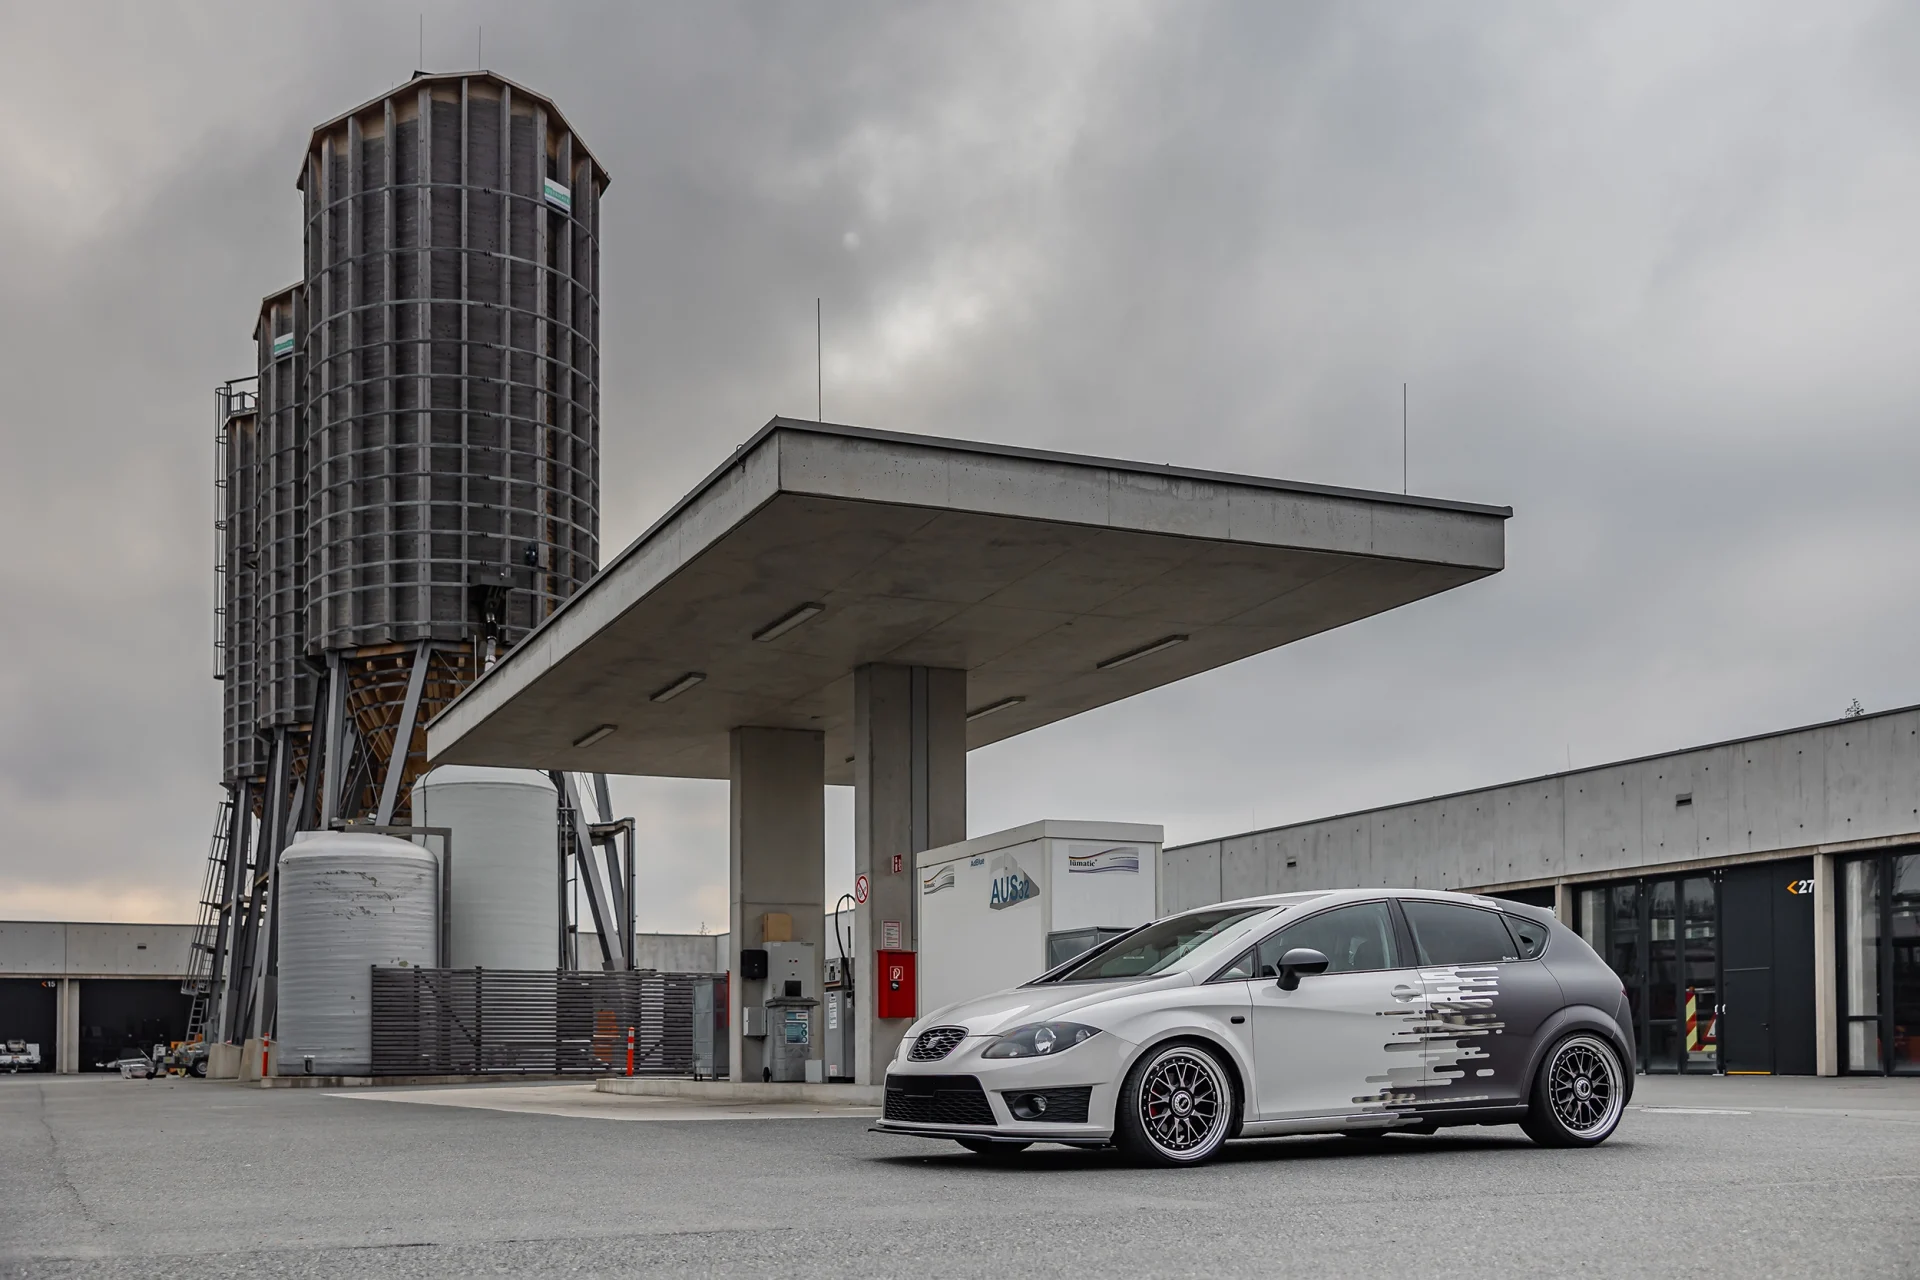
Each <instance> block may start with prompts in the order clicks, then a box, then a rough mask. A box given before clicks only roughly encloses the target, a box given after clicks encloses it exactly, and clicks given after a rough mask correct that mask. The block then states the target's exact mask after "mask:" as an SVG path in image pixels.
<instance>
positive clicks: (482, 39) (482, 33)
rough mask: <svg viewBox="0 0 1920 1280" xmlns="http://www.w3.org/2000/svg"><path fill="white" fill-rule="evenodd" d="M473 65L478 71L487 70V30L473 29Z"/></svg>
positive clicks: (481, 28) (482, 28)
mask: <svg viewBox="0 0 1920 1280" xmlns="http://www.w3.org/2000/svg"><path fill="white" fill-rule="evenodd" d="M473 65H474V69H475V70H476V71H480V70H485V69H486V65H487V29H486V28H485V27H478V26H477V27H475V28H474V29H473Z"/></svg>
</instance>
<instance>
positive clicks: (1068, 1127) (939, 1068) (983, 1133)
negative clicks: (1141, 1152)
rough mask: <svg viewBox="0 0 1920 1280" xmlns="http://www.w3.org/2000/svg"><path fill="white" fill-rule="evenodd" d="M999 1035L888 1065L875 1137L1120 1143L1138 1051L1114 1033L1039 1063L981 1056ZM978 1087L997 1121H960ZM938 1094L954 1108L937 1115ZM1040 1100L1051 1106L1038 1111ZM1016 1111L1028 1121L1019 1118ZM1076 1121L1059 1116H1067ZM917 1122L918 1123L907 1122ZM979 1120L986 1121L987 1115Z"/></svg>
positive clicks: (1037, 1060)
mask: <svg viewBox="0 0 1920 1280" xmlns="http://www.w3.org/2000/svg"><path fill="white" fill-rule="evenodd" d="M995 1039H997V1037H994V1036H968V1037H967V1038H966V1039H965V1040H963V1041H961V1042H960V1044H959V1045H958V1046H957V1047H955V1049H954V1050H953V1052H952V1053H949V1054H948V1055H947V1056H946V1057H944V1058H942V1059H939V1060H938V1061H935V1062H912V1061H909V1060H907V1059H906V1058H904V1057H902V1058H897V1059H895V1060H894V1061H893V1062H891V1063H889V1064H888V1066H887V1091H886V1104H885V1106H884V1107H883V1109H882V1118H881V1119H880V1121H879V1122H878V1123H877V1124H876V1125H874V1129H875V1131H876V1132H881V1133H903V1134H913V1135H916V1136H919V1137H925V1138H974V1139H987V1140H990V1141H996V1142H1064V1143H1070V1144H1075V1145H1081V1146H1097V1145H1103V1144H1105V1143H1107V1142H1109V1141H1111V1140H1112V1138H1113V1108H1114V1100H1115V1098H1116V1097H1117V1096H1118V1094H1119V1091H1120V1081H1121V1077H1122V1075H1123V1074H1124V1073H1125V1071H1126V1067H1127V1064H1128V1063H1129V1062H1130V1061H1131V1060H1132V1057H1133V1052H1134V1048H1135V1046H1134V1045H1132V1044H1130V1043H1128V1042H1127V1041H1125V1040H1122V1039H1120V1038H1119V1037H1118V1036H1116V1035H1114V1034H1112V1033H1111V1032H1102V1033H1100V1034H1099V1035H1097V1036H1094V1037H1093V1038H1092V1039H1090V1040H1085V1041H1082V1042H1081V1043H1079V1044H1077V1045H1074V1046H1073V1047H1072V1048H1071V1049H1065V1050H1062V1051H1061V1052H1059V1053H1055V1054H1047V1055H1045V1056H1043V1057H1032V1058H987V1057H983V1056H982V1054H983V1053H984V1052H985V1050H986V1047H987V1046H988V1045H990V1044H992V1043H993V1042H994V1041H995ZM963 1082H971V1083H973V1084H977V1086H978V1089H979V1093H980V1094H981V1095H984V1098H985V1102H986V1105H987V1108H988V1111H989V1112H990V1113H991V1123H969V1122H965V1121H964V1120H963V1119H961V1118H960V1117H963V1116H965V1114H966V1111H967V1109H968V1108H966V1107H963V1106H960V1105H958V1103H959V1102H961V1101H964V1098H963V1095H965V1094H967V1093H968V1084H967V1083H963ZM933 1089H939V1090H942V1091H944V1092H945V1094H946V1097H947V1098H949V1099H952V1100H953V1102H954V1105H947V1106H943V1107H941V1108H940V1111H941V1112H942V1114H938V1115H935V1114H930V1112H931V1111H932V1110H933V1108H932V1107H931V1106H930V1105H929V1104H928V1102H927V1095H928V1093H929V1091H930V1090H933ZM1080 1090H1085V1091H1086V1095H1085V1096H1086V1112H1085V1119H1084V1120H1082V1119H1079V1118H1078V1117H1077V1115H1075V1112H1077V1109H1078V1100H1077V1095H1078V1093H1079V1091H1080ZM1036 1097H1039V1098H1044V1099H1045V1100H1046V1102H1047V1103H1048V1104H1049V1105H1048V1106H1047V1108H1046V1110H1047V1111H1051V1112H1052V1113H1053V1115H1052V1116H1049V1115H1047V1114H1045V1112H1038V1111H1036V1110H1035V1105H1034V1104H1035V1099H1036ZM1016 1109H1018V1110H1019V1111H1022V1112H1024V1113H1025V1115H1026V1116H1027V1117H1028V1118H1022V1115H1020V1114H1016ZM1063 1111H1064V1113H1065V1114H1067V1115H1069V1116H1073V1117H1074V1118H1072V1119H1061V1118H1059V1117H1060V1116H1061V1115H1062V1113H1063ZM909 1116H913V1117H916V1118H908V1117H909ZM978 1118H979V1119H980V1120H982V1121H984V1120H986V1118H987V1116H986V1115H985V1114H979V1115H978Z"/></svg>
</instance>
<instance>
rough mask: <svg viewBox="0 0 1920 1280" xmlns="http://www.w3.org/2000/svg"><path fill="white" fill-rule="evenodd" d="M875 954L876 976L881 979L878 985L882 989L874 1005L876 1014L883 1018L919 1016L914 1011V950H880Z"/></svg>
mask: <svg viewBox="0 0 1920 1280" xmlns="http://www.w3.org/2000/svg"><path fill="white" fill-rule="evenodd" d="M874 954H875V956H876V958H877V962H878V963H877V973H876V977H877V978H878V979H879V981H878V983H877V984H876V985H878V987H879V989H880V994H879V996H878V998H877V999H875V1001H874V1005H873V1010H874V1015H875V1016H876V1017H881V1018H912V1017H916V1016H918V1015H917V1014H915V1012H914V996H913V989H914V983H913V952H911V951H878V952H875V953H874Z"/></svg>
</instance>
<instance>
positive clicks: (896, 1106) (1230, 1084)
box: [879, 889, 1634, 1165]
mask: <svg viewBox="0 0 1920 1280" xmlns="http://www.w3.org/2000/svg"><path fill="white" fill-rule="evenodd" d="M1633 1061H1634V1046H1633V1030H1632V1021H1631V1017H1630V1015H1629V1013H1628V1007H1627V997H1626V991H1625V989H1624V988H1623V987H1622V986H1621V984H1620V979H1619V978H1618V977H1617V976H1615V974H1614V973H1613V971H1612V970H1611V969H1609V968H1608V967H1607V966H1606V964H1605V963H1604V962H1603V961H1602V960H1601V959H1600V957H1599V956H1598V955H1596V954H1594V951H1593V949H1592V948H1591V947H1589V946H1588V945H1587V944H1586V943H1585V942H1584V941H1582V940H1581V938H1580V937H1579V935H1577V934H1575V933H1573V932H1572V931H1571V930H1569V929H1567V928H1566V927H1565V926H1564V925H1561V924H1560V923H1559V922H1558V921H1556V920H1555V919H1554V917H1553V915H1552V913H1551V912H1548V911H1544V910H1542V909H1540V908H1536V907H1525V906H1521V905H1519V904H1516V903H1512V902H1504V901H1500V900H1496V899H1493V898H1482V897H1475V896H1472V895H1467V894H1459V893H1441V892H1433V891H1422V890H1387V889H1372V890H1365V889H1345V890H1338V891H1332V892H1323V893H1290V894H1280V895H1275V896H1270V897H1263V898H1248V899H1245V900H1243V901H1239V902H1228V903H1221V904H1219V905H1217V906H1212V907H1206V908H1203V909H1201V910H1197V911H1187V912H1183V913H1181V914H1179V915H1174V916H1169V917H1166V918H1164V919H1161V920H1157V921H1154V922H1153V923H1151V924H1147V925H1143V926H1141V927H1140V928H1138V929H1135V930H1133V931H1131V932H1129V933H1127V934H1124V935H1122V936H1121V937H1118V938H1115V939H1112V940H1110V941H1108V942H1105V943H1102V944H1100V945H1099V946H1096V947H1095V948H1094V949H1093V950H1091V951H1089V952H1087V953H1086V954H1084V955H1081V956H1078V957H1075V958H1074V959H1072V960H1070V961H1068V962H1066V963H1065V964H1062V965H1060V966H1059V967H1057V968H1055V969H1052V970H1050V971H1049V972H1047V973H1045V974H1042V975H1041V976H1040V977H1038V978H1035V979H1034V980H1033V981H1031V982H1028V983H1026V984H1024V985H1022V986H1019V987H1015V988H1014V989H1012V990H1010V991H1005V992H1002V993H1000V994H998V995H992V996H986V997H983V998H981V999H977V1000H970V1001H966V1002H963V1003H961V1004H958V1005H954V1006H952V1007H950V1008H946V1009H942V1010H939V1011H938V1012H936V1013H934V1014H931V1015H929V1016H927V1017H925V1018H922V1019H920V1020H919V1021H918V1022H916V1023H915V1024H914V1025H913V1026H912V1027H911V1028H910V1029H909V1030H908V1033H907V1036H906V1038H905V1039H904V1040H903V1041H902V1042H901V1046H900V1051H899V1054H898V1056H897V1057H896V1058H895V1060H894V1061H893V1063H892V1064H890V1066H889V1067H888V1070H887V1078H886V1097H885V1107H884V1110H883V1113H882V1119H881V1121H880V1123H879V1128H880V1129H882V1130H883V1131H885V1132H889V1133H903V1134H919V1135H923V1136H927V1137H943V1138H951V1139H954V1140H956V1141H958V1142H959V1143H960V1144H961V1145H962V1146H965V1147H967V1148H969V1149H970V1150H973V1151H976V1152H980V1153H982V1154H995V1155H1006V1154H1010V1153H1012V1152H1015V1151H1019V1150H1020V1149H1022V1148H1024V1147H1027V1146H1030V1145H1032V1144H1033V1143H1035V1142H1062V1143H1068V1144H1072V1145H1077V1146H1105V1145H1107V1144H1109V1143H1111V1144H1113V1145H1116V1146H1118V1147H1120V1148H1121V1150H1123V1151H1124V1152H1126V1153H1127V1154H1128V1155H1130V1156H1132V1157H1134V1158H1135V1159H1137V1160H1139V1161H1141V1162H1143V1163H1149V1164H1162V1165H1191V1164H1198V1163H1200V1162H1201V1161H1204V1160H1206V1159H1208V1158H1209V1157H1211V1156H1212V1155H1214V1154H1215V1153H1216V1152H1217V1151H1218V1150H1219V1148H1220V1146H1221V1144H1222V1143H1224V1142H1227V1141H1230V1140H1232V1139H1235V1138H1243V1137H1244V1138H1252V1137H1265V1136H1273V1135H1281V1134H1301V1133H1328V1134H1344V1135H1347V1136H1350V1137H1373V1136H1378V1135H1383V1134H1386V1133H1391V1132H1395V1131H1399V1132H1413V1133H1432V1132H1434V1131H1435V1130H1437V1129H1439V1128H1441V1127H1443V1126H1450V1125H1469V1124H1473V1125H1481V1124H1515V1123H1517V1124H1519V1125H1521V1126H1522V1127H1523V1128H1524V1129H1525V1130H1526V1132H1527V1134H1528V1135H1529V1136H1531V1137H1532V1138H1533V1139H1534V1141H1536V1142H1538V1143H1540V1144H1542V1145H1545V1146H1557V1147H1590V1146H1594V1145H1596V1144H1598V1143H1600V1142H1603V1141H1605V1140H1606V1138H1607V1137H1608V1135H1610V1134H1611V1133H1612V1132H1613V1131H1614V1128H1615V1127H1616V1126H1617V1125H1618V1124H1619V1123H1620V1117H1621V1115H1622V1114H1623V1112H1624V1110H1625V1108H1626V1105H1627V1101H1628V1099H1629V1097H1631V1095H1632V1090H1633V1073H1632V1069H1631V1066H1630V1065H1629V1064H1631V1063H1632V1062H1633Z"/></svg>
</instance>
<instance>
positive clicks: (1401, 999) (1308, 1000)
mask: <svg viewBox="0 0 1920 1280" xmlns="http://www.w3.org/2000/svg"><path fill="white" fill-rule="evenodd" d="M1295 947H1310V948H1312V949H1313V950H1315V951H1319V952H1321V953H1322V954H1324V955H1325V956H1326V957H1327V959H1328V961H1329V963H1328V966H1327V971H1326V972H1325V973H1323V974H1315V975H1310V976H1303V977H1302V978H1301V979H1300V984H1299V986H1298V987H1296V988H1295V989H1294V990H1292V991H1288V990H1285V989H1283V988H1282V987H1281V986H1280V984H1279V965H1280V958H1281V957H1282V956H1283V955H1285V954H1286V953H1287V952H1288V951H1290V950H1292V949H1293V948H1295ZM1254 955H1255V970H1254V977H1253V979H1252V980H1251V981H1250V982H1249V983H1248V988H1249V992H1250V995H1251V999H1252V1018H1253V1053H1254V1074H1255V1086H1254V1092H1255V1095H1256V1097H1257V1099H1258V1101H1259V1113H1260V1118H1261V1119H1262V1120H1292V1119H1304V1118H1307V1117H1314V1116H1350V1115H1357V1114H1361V1113H1365V1112H1370V1111H1384V1110H1387V1109H1389V1108H1390V1107H1391V1105H1392V1103H1393V1102H1394V1100H1395V1099H1397V1098H1403V1099H1404V1100H1405V1101H1408V1102H1411V1101H1412V1100H1414V1098H1415V1097H1416V1094H1415V1092H1414V1091H1415V1090H1416V1089H1417V1087H1418V1086H1419V1085H1420V1084H1421V1083H1422V1082H1423V1068H1422V1065H1421V1062H1420V1057H1419V1043H1418V1041H1417V1039H1416V1038H1414V1037H1413V1036H1412V1035H1411V1034H1410V1032H1409V1026H1410V1024H1411V1022H1412V1021H1414V1020H1415V1019H1417V1017H1418V1014H1419V1012H1420V1010H1421V1009H1422V1008H1423V1007H1424V1005H1425V1003H1426V999H1425V990H1424V988H1423V986H1422V984H1421V980H1420V975H1419V973H1418V972H1417V971H1416V970H1414V969H1413V968H1411V967H1410V966H1408V965H1407V964H1406V963H1405V961H1404V960H1403V958H1402V957H1401V955H1400V948H1399V946H1398V943H1397V940H1396V937H1395V933H1394V927H1393V918H1392V916H1391V914H1390V912H1389V909H1388V906H1387V903H1386V902H1385V901H1379V902H1356V903H1349V904H1347V905H1344V906H1338V907H1333V908H1330V909H1328V910H1325V911H1320V912H1317V913H1315V914H1314V915H1312V916H1309V917H1307V918H1306V919H1304V920H1299V921H1296V922H1294V923H1292V924H1289V925H1288V926H1287V927H1285V928H1283V929H1281V930H1279V931H1278V932H1276V933H1274V934H1272V935H1270V936H1269V937H1268V938H1266V939H1265V940H1264V941H1262V942H1261V943H1260V945H1259V946H1258V947H1257V948H1256V949H1255V952H1254Z"/></svg>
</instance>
